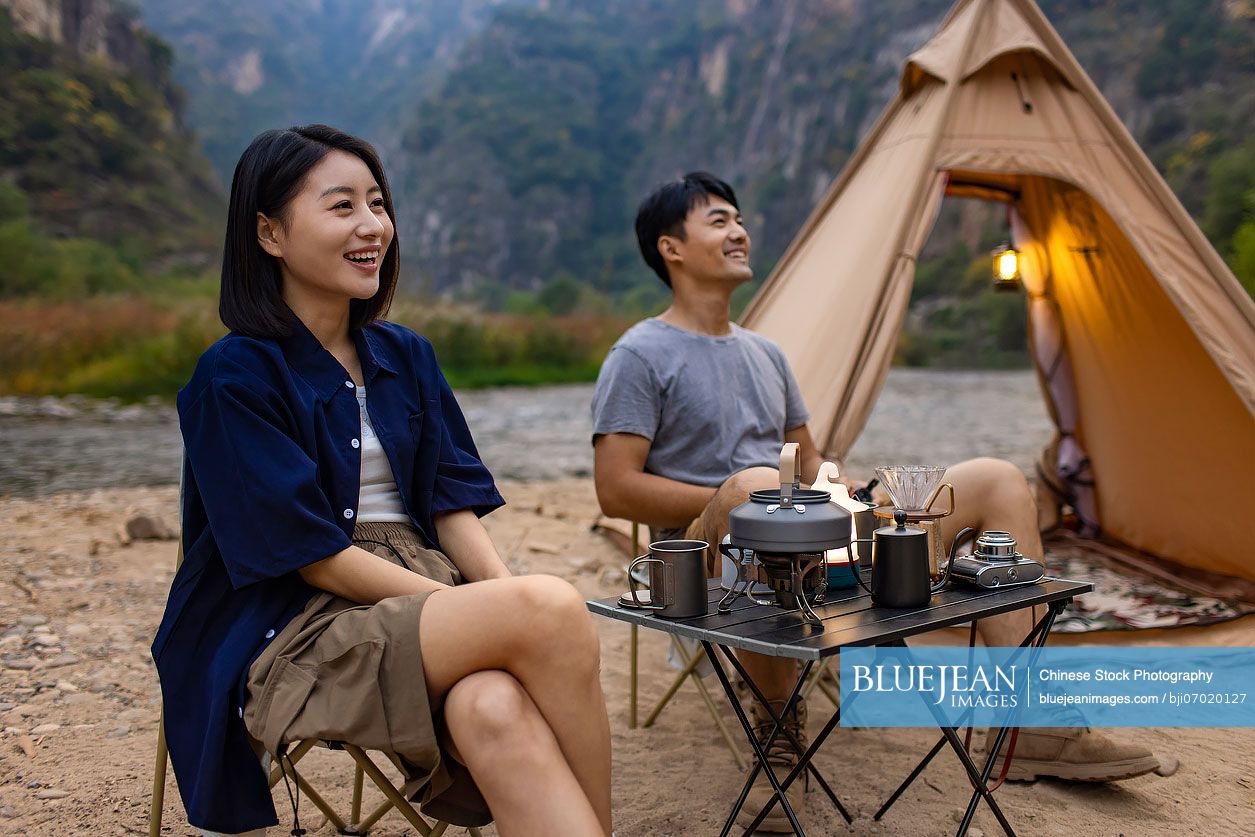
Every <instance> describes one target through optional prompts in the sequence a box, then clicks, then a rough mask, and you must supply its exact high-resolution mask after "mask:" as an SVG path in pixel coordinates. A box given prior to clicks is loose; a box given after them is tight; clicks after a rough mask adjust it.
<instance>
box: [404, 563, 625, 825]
mask: <svg viewBox="0 0 1255 837" xmlns="http://www.w3.org/2000/svg"><path fill="white" fill-rule="evenodd" d="M419 638H420V642H421V644H422V651H423V666H424V669H425V672H424V673H425V677H426V681H427V690H428V693H429V695H430V697H431V701H432V706H433V708H435V707H438V706H440V705H441V703H442V702H443V700H444V698H445V697H446V695H447V694H448V693H449V692H450V690H451V689H453V688H454V686H455V684H457V683H458V682H459V681H461V680H463V679H464V678H466V677H469V676H470V675H472V674H475V673H477V672H484V671H492V670H500V671H503V672H507V673H509V674H510V675H511V676H512V677H513V678H514V679H515V680H517V681H518V683H519V684H520V685H521V686H522V687H523V689H524V691H526V693H527V696H528V697H529V698H530V699H531V701H532V702H533V703H534V705H535V706H536V708H537V709H538V710H539V711H540V714H541V716H542V717H543V718H544V720H545V722H546V723H547V724H548V725H549V729H550V730H552V732H553V736H554V738H555V739H556V740H557V743H558V747H559V749H560V750H561V752H562V755H563V757H565V759H566V762H567V764H568V765H569V766H570V770H571V773H572V774H573V775H574V776H575V779H576V780H577V781H578V782H579V786H580V787H581V788H582V789H583V792H584V795H585V797H586V799H587V802H588V804H589V805H591V807H592V809H593V810H594V811H595V812H596V814H597V820H598V821H599V822H600V823H601V831H602V833H603V834H609V833H610V722H609V720H608V718H607V715H606V701H605V698H604V696H603V695H602V692H601V680H600V673H601V672H600V644H599V641H598V638H597V631H596V630H595V629H594V627H593V623H592V617H591V615H590V614H589V612H588V610H587V608H586V607H585V604H584V598H583V596H581V595H580V593H579V592H578V591H577V590H576V589H575V588H574V587H572V586H571V585H570V584H568V583H567V582H565V581H563V580H562V579H559V578H555V577H553V576H525V577H522V578H504V579H494V580H491V581H480V582H476V583H474V584H466V585H462V586H459V587H454V588H451V589H449V590H440V591H438V592H436V593H433V594H432V595H431V596H430V598H428V600H427V602H426V604H424V606H423V615H422V619H421V629H420V631H419ZM526 778H527V774H525V773H520V774H516V775H515V777H514V781H515V782H519V781H520V780H526ZM528 784H529V785H534V784H535V783H528ZM531 792H533V793H542V794H543V793H548V792H549V791H548V790H547V789H544V788H535V787H533V788H531ZM553 833H558V832H553ZM568 833H571V834H572V835H575V834H579V832H568ZM594 833H595V832H594Z"/></svg>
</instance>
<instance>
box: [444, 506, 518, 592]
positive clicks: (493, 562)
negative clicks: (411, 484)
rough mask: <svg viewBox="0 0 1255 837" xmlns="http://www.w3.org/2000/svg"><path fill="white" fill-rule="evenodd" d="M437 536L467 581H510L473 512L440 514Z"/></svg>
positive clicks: (468, 510) (506, 571)
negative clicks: (494, 579)
mask: <svg viewBox="0 0 1255 837" xmlns="http://www.w3.org/2000/svg"><path fill="white" fill-rule="evenodd" d="M434 522H435V524H436V535H437V536H438V537H439V538H440V547H441V549H442V550H443V551H444V554H445V555H447V556H449V560H451V561H453V563H454V565H455V566H457V568H458V569H459V570H460V571H461V572H462V576H463V578H465V579H466V580H467V581H486V580H488V579H490V578H509V577H510V571H509V570H508V569H507V568H506V565H505V562H504V561H502V560H501V556H500V555H498V554H497V547H495V546H494V545H493V543H492V538H490V537H488V530H486V529H485V528H484V524H482V523H480V522H479V518H478V517H476V516H475V512H473V511H471V510H470V509H462V510H460V511H453V512H444V513H443V514H438V515H436V517H435V519H434Z"/></svg>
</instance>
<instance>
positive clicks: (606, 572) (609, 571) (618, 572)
mask: <svg viewBox="0 0 1255 837" xmlns="http://www.w3.org/2000/svg"><path fill="white" fill-rule="evenodd" d="M597 581H598V583H600V584H603V585H605V586H607V587H621V586H623V585H624V584H627V573H625V572H624V571H623V570H622V569H620V568H619V567H603V568H602V570H601V573H600V574H599V575H598V576H597Z"/></svg>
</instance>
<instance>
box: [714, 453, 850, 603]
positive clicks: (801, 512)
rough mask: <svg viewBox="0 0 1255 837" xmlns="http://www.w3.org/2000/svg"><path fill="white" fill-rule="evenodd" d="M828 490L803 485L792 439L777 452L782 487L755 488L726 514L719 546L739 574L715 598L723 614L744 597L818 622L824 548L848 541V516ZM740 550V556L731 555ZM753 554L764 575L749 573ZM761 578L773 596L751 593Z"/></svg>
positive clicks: (824, 583)
mask: <svg viewBox="0 0 1255 837" xmlns="http://www.w3.org/2000/svg"><path fill="white" fill-rule="evenodd" d="M831 499H832V495H830V494H829V493H828V492H827V491H816V490H814V489H804V488H801V462H800V458H799V457H798V446H797V444H796V443H790V444H786V445H785V446H784V449H783V450H782V451H781V452H780V490H779V491H776V490H774V489H772V490H769V491H755V492H754V493H752V494H751V495H750V498H749V500H747V501H746V502H744V503H742V504H741V505H739V506H737V507H736V508H735V509H733V510H732V512H731V514H729V515H728V543H724V544H720V545H719V551H720V552H722V553H723V554H724V555H727V556H728V557H729V558H730V559H732V561H733V562H734V563H735V564H736V568H737V578H736V581H735V582H734V583H733V584H732V587H731V589H729V590H728V593H727V595H725V596H724V597H723V599H722V600H721V601H720V602H719V612H720V613H727V612H728V611H729V610H730V609H731V608H732V603H733V602H735V601H736V600H737V599H738V598H740V597H741V596H746V597H747V598H749V600H750V601H752V602H755V603H757V604H773V605H778V606H779V607H782V608H785V609H786V610H798V611H801V613H802V617H803V619H804V620H805V621H807V622H808V623H811V624H813V625H820V624H821V621H820V619H819V616H818V615H816V613H815V610H814V608H813V607H812V605H814V604H821V603H822V602H823V600H824V594H825V593H826V592H827V590H828V573H827V568H826V566H825V565H824V552H825V551H826V550H829V549H841V548H843V547H846V546H849V544H850V528H851V527H850V521H851V515H850V513H849V512H847V511H846V510H845V509H843V508H841V507H840V506H838V505H837V504H835V503H832V502H830V500H831ZM734 552H739V553H740V554H739V555H733V553H734ZM755 556H757V559H758V565H759V566H760V567H761V571H762V575H761V576H760V577H759V578H757V579H755V578H753V577H752V574H753V569H752V568H753V567H754V566H755V564H754V557H755ZM755 581H758V582H762V583H765V584H766V585H767V586H768V587H770V588H771V590H772V593H773V594H774V599H775V600H774V601H760V600H758V599H755V598H754V597H753V596H752V595H750V588H751V587H752V586H753V585H754V582H755Z"/></svg>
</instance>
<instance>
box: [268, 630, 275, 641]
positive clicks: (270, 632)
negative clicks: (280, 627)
mask: <svg viewBox="0 0 1255 837" xmlns="http://www.w3.org/2000/svg"><path fill="white" fill-rule="evenodd" d="M274 635H275V629H274V628H271V629H270V630H268V631H266V639H271V638H272V637H274Z"/></svg>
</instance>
